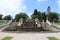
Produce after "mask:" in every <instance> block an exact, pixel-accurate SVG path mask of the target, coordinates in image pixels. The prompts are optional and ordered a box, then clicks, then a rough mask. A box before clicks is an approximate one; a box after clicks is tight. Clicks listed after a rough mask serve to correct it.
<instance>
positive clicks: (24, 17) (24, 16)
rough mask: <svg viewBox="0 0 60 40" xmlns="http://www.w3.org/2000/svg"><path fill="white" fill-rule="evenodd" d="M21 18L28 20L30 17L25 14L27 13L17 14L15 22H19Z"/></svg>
mask: <svg viewBox="0 0 60 40" xmlns="http://www.w3.org/2000/svg"><path fill="white" fill-rule="evenodd" d="M20 18H23V19H27V18H28V15H27V14H25V13H19V14H16V16H15V20H16V21H19V19H20Z"/></svg>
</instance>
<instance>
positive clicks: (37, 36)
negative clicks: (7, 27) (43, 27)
mask: <svg viewBox="0 0 60 40" xmlns="http://www.w3.org/2000/svg"><path fill="white" fill-rule="evenodd" d="M6 36H11V37H13V39H12V40H48V39H47V37H56V38H58V39H59V38H60V32H59V33H5V32H0V40H1V39H2V38H4V37H6Z"/></svg>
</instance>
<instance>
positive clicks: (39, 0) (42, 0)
mask: <svg viewBox="0 0 60 40" xmlns="http://www.w3.org/2000/svg"><path fill="white" fill-rule="evenodd" d="M44 1H47V0H37V2H38V3H40V2H44Z"/></svg>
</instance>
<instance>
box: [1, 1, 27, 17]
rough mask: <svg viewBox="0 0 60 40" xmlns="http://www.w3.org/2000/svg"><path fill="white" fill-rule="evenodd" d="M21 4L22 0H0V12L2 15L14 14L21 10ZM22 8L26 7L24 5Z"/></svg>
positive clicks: (22, 3) (22, 4)
mask: <svg viewBox="0 0 60 40" xmlns="http://www.w3.org/2000/svg"><path fill="white" fill-rule="evenodd" d="M23 6H24V1H23V0H0V13H1V14H3V15H4V16H5V15H15V14H16V13H18V12H20V11H22V10H23V9H22V7H23ZM23 8H24V9H26V6H24V7H23ZM14 13H15V14H14Z"/></svg>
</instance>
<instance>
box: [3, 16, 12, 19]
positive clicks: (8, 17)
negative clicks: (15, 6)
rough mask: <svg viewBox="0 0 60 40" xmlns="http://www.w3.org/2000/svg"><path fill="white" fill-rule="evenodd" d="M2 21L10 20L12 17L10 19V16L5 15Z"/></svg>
mask: <svg viewBox="0 0 60 40" xmlns="http://www.w3.org/2000/svg"><path fill="white" fill-rule="evenodd" d="M3 19H4V20H11V19H12V17H11V15H7V16H5V17H4V18H3Z"/></svg>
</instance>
